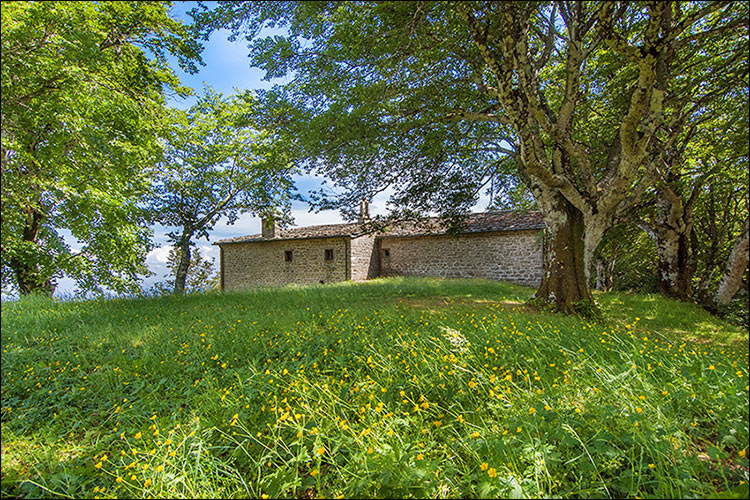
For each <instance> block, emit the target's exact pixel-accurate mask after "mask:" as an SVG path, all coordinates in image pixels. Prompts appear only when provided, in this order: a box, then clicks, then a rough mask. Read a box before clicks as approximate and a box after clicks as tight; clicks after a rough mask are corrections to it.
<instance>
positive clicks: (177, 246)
mask: <svg viewBox="0 0 750 500" xmlns="http://www.w3.org/2000/svg"><path fill="white" fill-rule="evenodd" d="M255 107H256V105H255V100H254V98H253V96H252V94H251V93H250V92H244V93H241V94H238V95H236V96H231V97H228V98H225V97H223V96H222V94H220V93H216V92H214V91H213V90H212V89H211V88H210V87H209V88H206V89H205V91H204V94H203V95H202V96H200V98H199V99H198V101H197V102H196V104H195V105H194V106H192V107H191V108H190V109H189V110H187V111H183V110H173V111H172V118H171V122H170V127H169V131H168V133H167V134H166V137H165V141H166V142H165V153H164V160H163V161H162V162H161V163H160V164H159V177H158V179H157V182H156V184H155V186H154V190H153V193H152V195H151V197H150V206H151V210H152V211H153V214H154V220H155V221H156V222H159V223H161V224H164V225H166V226H177V227H178V230H177V231H173V232H170V233H168V236H169V238H170V241H171V242H172V243H173V245H174V251H175V254H176V255H177V257H176V258H177V265H176V269H175V281H174V291H175V293H176V294H182V293H183V292H184V291H185V280H186V277H187V275H188V271H189V267H190V262H191V247H192V246H194V245H195V242H194V238H206V239H208V232H209V231H210V230H211V229H213V227H214V226H215V224H216V223H217V222H218V221H219V219H221V218H222V217H226V218H227V220H228V222H229V224H232V223H234V222H235V221H236V220H237V218H238V217H239V215H240V214H242V213H247V212H250V213H254V214H256V215H261V216H273V217H275V218H277V219H279V220H284V219H285V218H286V219H288V218H289V211H290V208H291V205H290V204H291V200H292V197H293V194H294V193H293V190H294V188H293V184H292V181H291V175H292V174H293V173H294V170H293V169H292V168H290V167H289V161H288V160H287V159H286V155H287V153H286V150H285V149H286V148H285V146H284V144H283V143H282V142H280V141H276V140H274V135H273V134H272V133H271V132H269V131H267V130H261V129H258V128H257V127H256V126H255V124H254V116H255V111H256V109H255Z"/></svg>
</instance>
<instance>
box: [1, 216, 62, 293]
mask: <svg viewBox="0 0 750 500" xmlns="http://www.w3.org/2000/svg"><path fill="white" fill-rule="evenodd" d="M43 221H44V215H42V214H41V213H39V212H38V211H36V210H33V209H32V210H29V211H28V213H27V216H26V224H25V225H24V228H23V242H24V243H25V244H26V245H29V246H35V245H37V244H38V243H37V238H38V237H39V231H40V230H41V227H42V222H43ZM9 265H10V268H11V269H12V270H13V274H14V275H15V277H16V284H17V285H18V291H19V293H20V294H21V295H29V294H32V293H36V294H40V295H47V296H49V297H51V296H52V293H53V292H54V291H55V282H54V281H53V280H52V278H51V277H50V276H48V275H45V274H44V273H42V269H41V268H40V265H39V263H38V262H37V256H36V252H34V251H29V252H27V253H26V254H25V255H18V256H14V257H13V258H11V259H9Z"/></svg>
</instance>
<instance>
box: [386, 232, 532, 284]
mask: <svg viewBox="0 0 750 500" xmlns="http://www.w3.org/2000/svg"><path fill="white" fill-rule="evenodd" d="M539 233H540V231H539V230H525V231H503V232H494V233H481V234H462V235H458V236H449V235H438V236H414V237H401V238H394V237H391V238H388V237H383V238H382V239H381V242H380V258H381V274H382V276H436V277H441V278H490V279H495V280H502V281H510V282H513V283H518V284H521V285H527V286H538V285H539V283H540V282H541V280H542V265H543V264H542V241H541V235H540V234H539ZM386 250H387V252H386ZM386 253H388V254H389V255H385V254H386Z"/></svg>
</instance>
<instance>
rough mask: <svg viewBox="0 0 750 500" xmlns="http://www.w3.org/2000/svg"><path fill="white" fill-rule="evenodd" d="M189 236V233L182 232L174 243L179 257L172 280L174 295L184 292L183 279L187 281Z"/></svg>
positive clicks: (190, 235)
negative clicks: (180, 236) (178, 239)
mask: <svg viewBox="0 0 750 500" xmlns="http://www.w3.org/2000/svg"><path fill="white" fill-rule="evenodd" d="M191 237H192V234H191V233H182V238H180V241H179V242H178V243H177V244H176V245H175V251H176V253H177V258H178V259H179V260H178V264H177V271H176V273H175V280H174V293H175V295H182V294H184V293H185V281H187V274H188V268H189V267H190V238H191Z"/></svg>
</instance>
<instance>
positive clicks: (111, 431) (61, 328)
mask: <svg viewBox="0 0 750 500" xmlns="http://www.w3.org/2000/svg"><path fill="white" fill-rule="evenodd" d="M532 292H533V290H531V289H529V288H523V287H518V286H512V285H507V284H501V283H495V282H489V281H470V280H455V281H452V280H445V281H444V280H437V279H389V280H374V281H372V282H368V283H362V284H352V283H343V284H333V285H321V286H315V287H307V288H291V287H290V288H283V289H267V290H257V291H252V292H246V293H235V294H225V295H193V296H186V297H183V298H182V299H176V298H174V297H163V298H155V299H130V300H125V299H120V300H111V301H89V302H59V301H52V300H45V299H39V298H30V299H24V300H21V301H19V302H13V303H3V305H2V409H1V412H2V494H3V496H28V497H75V498H81V497H97V496H98V497H101V498H110V497H148V496H153V497H223V498H238V497H265V496H268V497H271V498H273V497H278V496H282V497H298V498H310V497H323V496H325V497H327V498H331V497H341V496H344V497H493V496H504V497H507V496H514V495H515V496H522V497H537V496H544V497H549V496H557V497H608V496H611V497H636V496H638V497H667V498H691V497H693V498H694V497H712V496H714V495H716V494H718V493H719V492H731V491H732V490H734V493H735V494H740V495H742V493H743V490H742V488H745V490H744V491H747V490H746V488H747V481H748V460H747V456H746V453H747V446H748V336H747V333H746V332H743V331H742V330H740V329H739V328H737V327H733V326H732V325H730V324H728V323H725V322H722V321H721V320H719V319H717V318H714V317H711V316H709V315H708V314H707V313H705V312H704V311H702V310H700V309H699V308H697V307H695V306H691V305H689V304H679V303H675V302H672V301H669V300H667V299H664V298H661V297H658V296H653V295H648V296H645V295H632V294H620V293H612V294H605V295H601V296H599V297H598V300H599V303H600V305H601V307H602V310H603V311H604V312H605V315H606V316H607V317H608V318H609V322H608V323H607V324H595V323H592V322H589V321H586V320H582V319H579V318H576V317H569V316H558V315H551V314H547V313H539V312H536V311H535V310H533V309H530V310H527V309H526V308H524V307H522V305H521V304H522V303H523V302H524V301H525V300H526V299H527V298H528V297H529V296H530V295H531V293H532Z"/></svg>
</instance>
